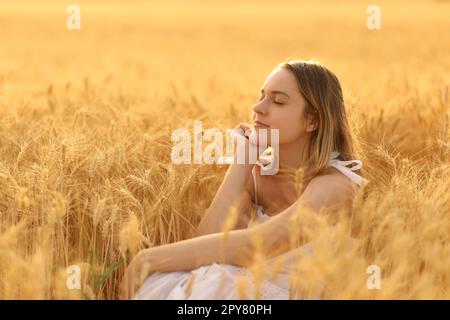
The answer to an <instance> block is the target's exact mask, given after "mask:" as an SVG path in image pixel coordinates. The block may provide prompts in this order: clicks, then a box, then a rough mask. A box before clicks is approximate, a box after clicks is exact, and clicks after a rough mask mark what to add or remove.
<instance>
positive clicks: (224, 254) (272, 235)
mask: <svg viewBox="0 0 450 320" xmlns="http://www.w3.org/2000/svg"><path fill="white" fill-rule="evenodd" d="M353 194H354V188H353V185H352V182H351V181H350V180H348V178H347V177H342V176H338V175H326V176H319V177H316V178H314V179H313V180H311V182H310V183H309V184H308V186H307V188H306V189H305V191H304V193H303V194H302V196H301V197H300V198H299V199H297V201H296V202H294V203H293V204H292V205H291V206H290V207H288V208H287V209H286V210H284V211H283V212H281V213H279V214H278V215H277V216H275V217H273V218H271V219H270V220H268V221H266V222H264V223H262V224H259V225H257V226H254V227H252V228H249V229H243V230H233V231H230V232H228V233H227V237H226V238H224V236H225V234H224V233H214V234H210V235H205V236H201V237H197V238H193V239H189V240H184V241H180V242H176V243H172V244H167V245H163V246H159V247H154V248H150V249H146V250H142V251H141V252H139V254H138V255H137V256H136V257H135V258H134V259H133V261H132V262H131V264H130V266H129V267H128V269H127V273H126V274H125V276H124V280H123V282H124V284H123V285H122V287H123V290H125V292H128V293H132V294H133V293H134V290H135V288H136V287H137V286H138V285H140V283H141V282H142V280H143V279H145V277H146V276H147V275H148V274H149V273H151V272H156V271H159V272H169V271H180V270H192V269H195V268H198V267H200V266H203V265H209V264H212V263H226V264H232V265H237V266H249V265H251V263H252V262H253V254H254V253H255V252H256V251H257V250H258V249H260V250H262V253H263V254H264V256H265V257H267V258H271V257H274V256H278V255H280V254H283V253H285V252H287V251H289V250H290V249H293V248H292V247H291V240H292V230H291V228H290V227H291V226H292V225H293V223H296V225H297V226H298V227H299V230H298V233H297V234H296V238H295V240H296V243H297V244H298V243H302V242H305V241H307V240H308V239H307V236H306V232H305V229H302V228H303V227H306V228H307V227H308V225H309V221H305V220H302V223H298V221H297V222H296V221H293V220H292V218H293V217H295V213H296V212H298V211H299V210H300V211H302V209H303V210H304V208H307V209H309V210H311V211H312V212H315V213H318V212H320V210H321V209H322V208H331V207H336V206H340V205H343V204H347V203H348V202H349V201H351V199H352V197H353ZM254 235H257V236H259V237H260V239H262V242H261V246H260V247H259V248H257V245H256V244H255V242H253V241H252V238H253V236H254ZM224 243H226V246H223V244H224ZM146 263H148V265H149V268H144V269H145V270H144V271H141V269H142V268H143V265H144V264H146ZM127 290H128V291H127Z"/></svg>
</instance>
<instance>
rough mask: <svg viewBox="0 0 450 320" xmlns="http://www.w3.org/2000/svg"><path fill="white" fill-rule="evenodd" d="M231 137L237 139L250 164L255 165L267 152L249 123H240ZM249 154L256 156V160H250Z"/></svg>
mask: <svg viewBox="0 0 450 320" xmlns="http://www.w3.org/2000/svg"><path fill="white" fill-rule="evenodd" d="M230 137H232V138H235V139H236V142H237V146H238V148H244V151H245V152H244V154H245V159H248V163H251V164H255V163H256V161H257V160H258V158H259V156H260V155H261V154H262V153H264V151H265V149H263V148H262V147H260V146H259V144H258V140H259V139H258V134H257V132H256V130H255V129H254V128H252V127H251V126H250V125H248V124H247V123H243V122H241V123H239V124H238V125H237V126H236V127H235V128H234V130H233V131H232V132H231V134H230ZM239 141H241V142H240V143H239ZM238 151H239V149H238ZM241 152H242V151H241ZM249 154H251V155H253V156H256V159H250V156H249Z"/></svg>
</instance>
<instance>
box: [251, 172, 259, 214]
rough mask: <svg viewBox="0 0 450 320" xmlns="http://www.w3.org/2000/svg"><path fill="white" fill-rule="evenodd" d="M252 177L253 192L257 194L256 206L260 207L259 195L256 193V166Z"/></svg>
mask: <svg viewBox="0 0 450 320" xmlns="http://www.w3.org/2000/svg"><path fill="white" fill-rule="evenodd" d="M252 176H253V190H254V194H255V205H256V206H258V195H257V193H256V166H255V167H253V169H252Z"/></svg>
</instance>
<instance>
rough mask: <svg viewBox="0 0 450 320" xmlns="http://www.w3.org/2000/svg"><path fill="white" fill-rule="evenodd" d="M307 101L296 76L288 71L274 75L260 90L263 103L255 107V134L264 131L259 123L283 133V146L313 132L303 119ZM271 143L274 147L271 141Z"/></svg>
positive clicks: (271, 74) (276, 70)
mask: <svg viewBox="0 0 450 320" xmlns="http://www.w3.org/2000/svg"><path fill="white" fill-rule="evenodd" d="M305 106H306V100H305V98H304V97H303V96H302V94H301V93H300V91H299V89H298V85H297V80H296V78H295V76H294V75H293V74H292V72H291V71H289V70H288V69H286V68H276V69H275V70H274V71H272V72H271V73H270V74H269V76H268V77H267V79H266V80H265V81H264V84H263V86H262V88H261V90H260V97H259V101H258V102H257V103H256V104H255V105H254V106H253V119H252V120H253V125H254V126H255V130H256V131H258V130H259V129H263V128H264V126H259V125H258V124H257V122H256V123H255V121H259V122H262V123H263V124H265V125H267V131H268V134H269V135H270V128H271V129H279V144H280V145H281V144H286V143H292V142H295V141H297V140H298V139H300V138H303V137H304V136H305V134H307V132H310V131H311V130H312V129H313V125H312V124H310V125H309V126H307V125H306V122H305V118H304V116H303V114H304V110H305ZM268 143H269V144H270V137H269V141H268Z"/></svg>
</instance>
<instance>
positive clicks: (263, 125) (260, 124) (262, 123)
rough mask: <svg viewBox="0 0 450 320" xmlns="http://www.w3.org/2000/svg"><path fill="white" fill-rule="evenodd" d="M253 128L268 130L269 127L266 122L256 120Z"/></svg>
mask: <svg viewBox="0 0 450 320" xmlns="http://www.w3.org/2000/svg"><path fill="white" fill-rule="evenodd" d="M253 126H254V127H255V128H268V127H269V126H268V125H267V124H265V123H264V122H261V121H259V120H256V121H255V122H253Z"/></svg>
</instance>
